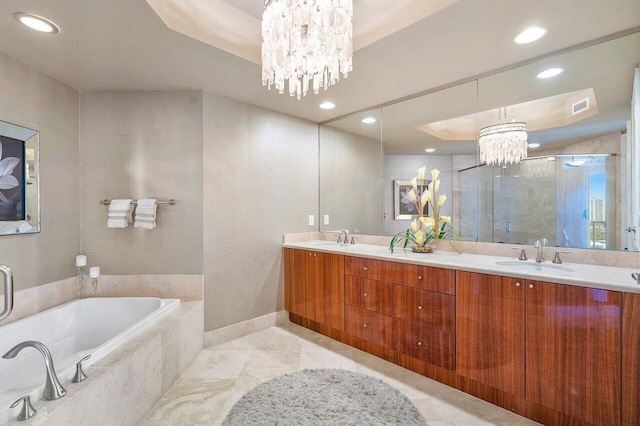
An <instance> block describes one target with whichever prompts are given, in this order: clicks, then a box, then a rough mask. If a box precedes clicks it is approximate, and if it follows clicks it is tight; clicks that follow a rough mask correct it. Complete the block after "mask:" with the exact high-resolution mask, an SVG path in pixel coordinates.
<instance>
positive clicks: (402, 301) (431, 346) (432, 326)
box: [345, 257, 455, 370]
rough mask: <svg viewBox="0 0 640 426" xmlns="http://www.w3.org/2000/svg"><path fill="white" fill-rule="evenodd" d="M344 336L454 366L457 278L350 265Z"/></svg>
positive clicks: (358, 262)
mask: <svg viewBox="0 0 640 426" xmlns="http://www.w3.org/2000/svg"><path fill="white" fill-rule="evenodd" d="M345 274H346V276H345V303H346V308H345V310H346V317H345V331H346V332H347V333H349V334H351V335H353V336H356V337H358V338H360V339H363V340H367V341H370V342H373V343H376V344H378V345H381V346H384V347H386V348H390V349H393V350H395V351H397V352H400V353H403V354H407V355H409V356H411V357H413V358H416V359H419V360H421V361H424V362H427V363H429V364H432V365H436V366H438V367H443V368H445V369H448V370H453V369H454V366H455V355H454V352H455V339H454V332H455V296H454V295H453V292H454V291H455V273H454V272H453V271H448V270H445V269H440V268H430V267H424V266H418V265H409V264H403V263H397V262H385V261H380V260H372V259H365V258H358V257H347V258H346V259H345Z"/></svg>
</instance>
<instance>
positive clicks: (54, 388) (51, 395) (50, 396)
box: [2, 341, 67, 401]
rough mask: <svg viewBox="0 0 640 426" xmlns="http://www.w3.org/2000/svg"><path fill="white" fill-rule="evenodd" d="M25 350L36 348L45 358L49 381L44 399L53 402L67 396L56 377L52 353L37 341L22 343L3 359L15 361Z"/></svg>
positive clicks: (45, 387) (3, 356) (45, 388)
mask: <svg viewBox="0 0 640 426" xmlns="http://www.w3.org/2000/svg"><path fill="white" fill-rule="evenodd" d="M24 348H35V349H37V350H38V351H40V353H41V354H42V357H43V358H44V366H45V368H46V369H47V381H46V383H45V386H44V399H47V400H49V401H52V400H55V399H60V398H62V397H63V396H65V395H66V394H67V391H66V390H65V389H64V388H63V387H62V385H61V384H60V381H59V380H58V376H56V370H55V368H54V367H53V358H51V352H49V349H47V347H46V346H45V345H43V344H42V343H40V342H35V341H28V342H22V343H20V344H18V345H16V346H14V347H13V348H12V349H10V350H9V352H7V353H6V354H4V355H2V358H4V359H13V358H15V357H16V356H17V355H18V354H19V353H20V351H21V350H23V349H24Z"/></svg>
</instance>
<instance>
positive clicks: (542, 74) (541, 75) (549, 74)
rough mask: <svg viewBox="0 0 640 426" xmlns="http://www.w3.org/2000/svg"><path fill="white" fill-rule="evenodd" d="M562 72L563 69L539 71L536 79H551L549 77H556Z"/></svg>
mask: <svg viewBox="0 0 640 426" xmlns="http://www.w3.org/2000/svg"><path fill="white" fill-rule="evenodd" d="M563 71H564V69H562V68H548V69H546V70H544V71H540V72H539V73H538V74H536V77H538V78H551V77H555V76H556V75H560V74H562V72H563Z"/></svg>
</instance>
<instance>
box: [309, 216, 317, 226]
mask: <svg viewBox="0 0 640 426" xmlns="http://www.w3.org/2000/svg"><path fill="white" fill-rule="evenodd" d="M315 224H316V217H315V216H314V215H312V214H310V215H309V226H313V225H315Z"/></svg>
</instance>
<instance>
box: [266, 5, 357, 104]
mask: <svg viewBox="0 0 640 426" xmlns="http://www.w3.org/2000/svg"><path fill="white" fill-rule="evenodd" d="M352 19H353V1H352V0H265V5H264V13H263V16H262V85H263V86H268V88H269V89H271V86H272V85H275V87H276V89H277V90H278V92H279V93H284V90H285V80H288V84H289V95H290V96H297V97H298V99H301V97H302V96H306V94H307V92H308V91H309V88H312V89H313V92H314V93H316V94H317V93H319V91H320V88H321V87H324V89H325V90H326V89H327V88H328V87H329V86H331V85H333V84H335V83H336V82H338V81H340V74H341V73H342V76H343V77H344V78H347V76H348V75H349V72H350V71H351V70H352V69H353V66H352V57H353V25H352Z"/></svg>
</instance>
